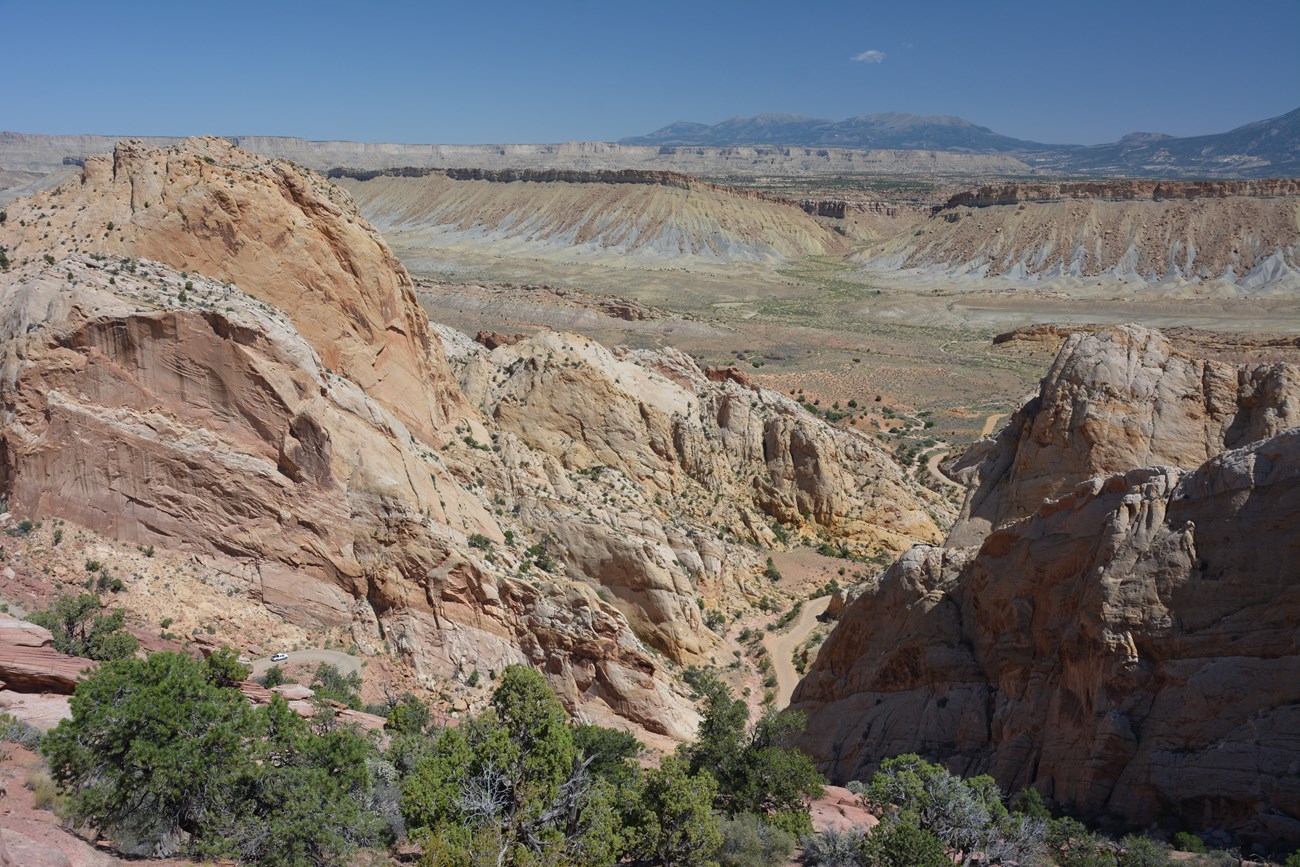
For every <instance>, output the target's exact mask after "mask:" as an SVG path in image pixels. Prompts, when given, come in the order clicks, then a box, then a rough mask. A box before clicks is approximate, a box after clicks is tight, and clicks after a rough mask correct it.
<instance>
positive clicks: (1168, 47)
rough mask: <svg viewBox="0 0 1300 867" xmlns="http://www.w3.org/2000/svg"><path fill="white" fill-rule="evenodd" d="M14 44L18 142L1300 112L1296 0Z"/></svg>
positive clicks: (419, 20) (878, 5)
mask: <svg viewBox="0 0 1300 867" xmlns="http://www.w3.org/2000/svg"><path fill="white" fill-rule="evenodd" d="M0 31H3V32H4V33H5V38H4V41H3V44H4V51H3V52H0V68H2V69H3V70H4V73H3V79H2V80H3V81H4V82H5V85H4V87H3V90H2V92H3V97H2V98H0V129H8V130H17V131H21V132H46V133H105V134H126V133H132V134H194V133H205V132H206V133H218V134H267V135H297V136H303V137H306V138H313V139H327V138H338V139H353V140H366V141H402V142H446V143H456V142H463V143H482V142H553V141H565V140H573V139H597V140H614V139H618V138H621V137H623V136H628V135H637V134H640V133H645V132H649V131H650V130H653V129H656V128H658V127H660V126H663V125H664V124H667V123H669V122H671V121H674V120H696V121H701V122H705V123H713V122H717V121H719V120H722V119H724V118H727V117H730V116H733V115H748V114H756V113H759V112H789V113H792V114H806V115H812V116H817V117H830V118H837V119H838V118H844V117H849V116H852V115H857V114H870V113H874V112H882V111H905V112H912V113H916V114H955V115H960V116H962V117H965V118H967V119H968V120H972V121H974V122H976V123H979V124H982V125H984V126H988V127H991V128H992V129H994V130H996V131H997V132H1000V133H1003V134H1006V135H1012V136H1017V137H1020V138H1028V139H1034V140H1037V141H1046V142H1070V143H1080V144H1094V143H1099V142H1105V141H1113V140H1114V139H1116V138H1118V137H1119V136H1120V135H1122V134H1124V133H1126V132H1131V131H1134V130H1143V131H1151V132H1167V133H1171V134H1175V135H1195V134H1198V133H1208V132H1220V131H1223V130H1227V129H1229V128H1232V127H1234V126H1238V125H1240V124H1242V123H1246V122H1249V121H1252V120H1259V119H1261V118H1265V117H1271V116H1274V115H1278V114H1283V113H1285V112H1287V111H1290V110H1292V109H1294V108H1297V107H1300V50H1298V49H1297V45H1298V44H1300V0H1261V2H1251V0H1241V2H1197V0H1182V2H1166V0H1153V2H1143V0H1127V2H1110V0H1098V2H1060V0H1037V2H1012V0H1007V2H996V0H989V2H974V0H965V2H958V0H952V2H908V0H891V2H838V0H823V2H811V3H810V2H807V0H805V2H802V3H800V2H792V0H780V2H768V0H749V2H709V0H694V2H678V0H659V2H639V3H632V2H625V0H607V2H596V0H572V2H563V0H556V2H549V3H548V2H541V0H535V2H515V0H496V2H482V0H480V2H477V3H446V2H427V3H414V2H411V3H399V2H370V3H367V4H359V3H357V4H350V3H339V2H329V0H321V2H314V3H297V2H284V0H262V2H243V0H231V2H223V3H207V2H197V0H196V2H172V3H161V2H159V3H146V2H132V0H116V2H111V3H106V2H77V0H65V2H45V0H41V2H16V0H0ZM870 52H875V53H874V54H873V53H870ZM855 57H861V58H862V59H860V60H854V59H852V58H855Z"/></svg>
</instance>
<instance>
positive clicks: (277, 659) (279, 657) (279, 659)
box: [271, 653, 289, 662]
mask: <svg viewBox="0 0 1300 867" xmlns="http://www.w3.org/2000/svg"><path fill="white" fill-rule="evenodd" d="M288 658H289V654H287V653H277V654H276V655H275V656H272V657H271V661H272V662H284V661H285V660H286V659H288Z"/></svg>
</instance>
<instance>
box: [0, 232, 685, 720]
mask: <svg viewBox="0 0 1300 867" xmlns="http://www.w3.org/2000/svg"><path fill="white" fill-rule="evenodd" d="M119 265H120V263H118V262H115V261H114V260H104V261H102V262H101V261H96V260H94V259H91V258H89V257H87V256H81V255H78V256H72V257H68V258H66V259H63V260H61V261H59V262H58V264H57V265H54V266H49V265H45V264H44V263H38V264H36V265H30V266H27V267H26V268H25V269H19V270H18V271H16V272H15V273H13V274H11V275H9V278H10V279H8V280H7V281H6V282H4V283H3V284H0V340H3V341H4V344H3V345H4V353H5V354H4V357H3V367H2V368H0V374H2V376H3V379H2V380H0V399H3V401H4V405H5V407H6V410H7V413H8V417H7V419H6V424H5V425H4V428H3V432H2V434H3V436H2V439H0V448H2V450H3V464H2V469H3V472H2V474H0V481H3V484H4V487H5V490H6V491H7V492H8V496H9V502H10V505H11V508H13V509H14V510H16V511H19V512H21V513H23V514H33V515H35V514H40V515H54V516H59V517H63V518H65V519H67V520H69V521H73V522H76V523H79V524H82V525H85V526H89V527H93V528H95V529H97V530H100V531H102V532H106V533H108V534H110V535H112V536H115V537H117V538H120V539H124V540H127V541H132V542H136V543H139V544H143V545H157V546H159V547H162V548H170V549H181V550H189V551H194V552H198V553H201V554H204V555H207V556H210V557H214V558H219V559H221V558H224V559H229V560H230V561H231V566H230V570H229V571H230V572H231V574H232V575H235V576H241V577H242V578H243V580H244V581H245V584H246V592H247V593H248V594H250V595H251V596H253V597H254V598H257V599H260V600H261V601H262V602H263V604H265V605H266V606H267V607H268V608H270V609H271V610H273V611H276V612H278V613H280V614H282V615H283V616H285V617H287V618H289V619H291V620H293V621H295V622H298V623H308V624H315V625H319V626H324V627H339V626H342V627H350V628H351V630H352V632H353V634H354V636H355V637H356V638H357V640H358V642H359V643H360V644H361V645H362V646H363V647H364V648H368V649H377V648H380V647H383V646H384V645H385V644H386V645H388V646H389V647H391V648H392V649H393V650H395V651H396V652H399V653H401V654H403V655H405V656H406V657H407V658H408V659H410V661H411V663H412V665H413V666H414V668H415V671H416V674H417V676H420V677H421V678H423V679H425V680H426V681H427V682H428V683H430V684H433V683H436V682H437V679H438V678H445V677H450V676H452V675H454V674H455V672H456V671H458V670H459V668H460V666H461V665H462V663H463V661H464V660H465V659H466V658H469V659H473V660H475V661H476V663H477V664H480V665H482V666H483V667H484V668H494V669H495V670H500V669H501V668H503V667H504V666H505V665H506V664H508V663H510V662H529V663H532V664H535V665H540V666H544V667H545V668H546V670H547V671H548V673H550V674H551V675H552V676H553V679H554V681H555V682H556V685H557V688H558V689H559V690H560V691H561V692H562V693H563V694H564V695H565V697H566V698H567V699H568V700H569V701H570V703H571V705H573V706H576V705H578V704H579V703H580V702H581V701H583V700H594V701H597V702H601V703H606V704H609V705H611V706H615V707H617V708H619V709H620V710H621V712H623V713H624V714H625V715H626V716H627V717H629V718H631V719H634V720H635V721H638V722H640V723H642V724H644V725H646V726H647V727H648V728H651V729H654V730H658V731H664V732H669V733H674V734H678V735H681V734H684V733H685V732H687V731H689V726H690V723H691V719H692V716H691V713H690V711H689V710H688V707H687V703H686V701H685V699H684V698H682V697H681V696H680V695H677V694H676V693H674V692H673V691H672V690H671V689H670V688H669V687H668V686H667V683H666V680H665V679H664V678H662V676H661V674H660V673H659V672H658V666H657V665H656V664H655V663H654V662H652V661H651V660H650V658H649V657H648V656H647V655H646V653H645V651H644V649H643V648H642V647H641V645H640V644H639V642H638V641H637V640H636V638H635V637H634V636H633V634H632V633H631V631H630V630H629V628H628V626H627V624H626V622H625V621H624V620H623V618H622V617H621V616H620V615H619V614H618V613H617V611H615V610H614V609H613V608H612V607H609V606H606V605H604V604H602V603H601V602H600V601H599V600H598V599H597V598H596V596H595V592H594V590H593V589H592V588H589V587H588V586H587V585H585V584H578V585H572V586H562V585H563V583H564V582H563V581H560V582H558V584H559V585H561V586H557V587H543V586H534V585H532V584H527V583H524V582H518V581H514V580H513V579H511V578H509V577H508V575H507V573H506V571H505V568H506V567H502V566H493V565H492V564H489V563H485V562H484V561H483V560H482V559H480V558H478V557H476V556H474V555H473V554H472V553H471V548H470V547H469V546H468V544H467V538H468V536H470V535H472V534H475V533H477V534H480V535H481V536H483V537H484V538H487V539H489V540H495V541H497V542H499V541H500V540H501V539H502V530H501V528H500V527H499V525H498V524H497V523H496V521H495V520H494V518H493V517H492V516H491V515H490V514H489V512H488V511H487V508H486V506H485V504H484V503H483V502H482V501H481V500H480V499H479V498H478V497H477V496H474V495H472V494H470V493H469V492H468V491H467V490H466V488H465V487H464V486H463V485H462V484H461V483H460V482H458V481H457V479H456V478H455V477H454V476H453V471H452V469H450V468H449V467H448V466H447V465H446V463H444V462H443V461H442V460H441V459H440V458H439V457H438V456H437V455H436V454H435V453H434V452H431V451H429V450H428V449H427V448H424V447H422V446H421V445H420V443H419V441H418V440H417V439H416V438H415V437H413V435H412V434H411V433H410V432H409V430H408V429H407V428H406V427H405V426H404V425H403V424H402V422H401V421H400V420H399V419H398V418H396V417H395V415H394V414H392V413H390V412H389V411H388V410H387V409H385V408H384V407H383V406H382V405H380V404H379V403H378V402H376V401H375V400H373V399H372V398H370V396H369V395H367V394H366V393H365V392H364V391H363V390H362V389H360V388H359V387H358V386H357V385H356V384H354V383H353V382H351V381H350V380H348V379H344V378H342V377H339V376H337V375H333V374H330V373H329V372H327V371H326V369H325V367H324V365H323V363H322V361H321V359H320V357H319V355H317V354H316V352H315V351H314V349H313V347H311V346H310V345H309V344H308V343H307V342H306V341H305V340H304V339H303V338H302V337H301V336H300V335H299V334H298V333H297V332H296V331H295V329H294V328H293V325H292V323H291V322H290V321H289V320H288V318H287V317H285V316H284V315H283V314H280V313H278V312H277V311H274V310H272V309H270V308H268V307H266V305H264V304H261V303H260V302H258V301H257V300H256V299H254V298H251V297H249V296H247V295H245V294H244V293H242V292H240V291H239V290H238V289H233V288H229V287H227V286H226V285H224V284H221V283H217V282H215V281H211V280H207V279H206V278H202V277H198V276H197V275H191V276H190V277H187V278H183V277H182V275H181V274H179V273H178V272H176V271H173V270H171V269H169V268H166V267H165V266H162V265H160V264H157V263H149V262H140V263H137V264H136V267H135V270H134V271H133V272H131V271H126V270H122V269H121V268H120V267H119ZM112 271H117V273H116V274H112V273H110V272H112ZM68 274H71V275H72V277H71V280H69V278H68V277H67V275H68ZM186 280H188V281H189V283H190V288H189V289H185V288H184V287H185V283H186ZM182 293H184V294H185V296H186V300H184V301H182V300H181V296H182ZM458 471H459V470H458Z"/></svg>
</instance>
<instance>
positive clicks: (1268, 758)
mask: <svg viewBox="0 0 1300 867" xmlns="http://www.w3.org/2000/svg"><path fill="white" fill-rule="evenodd" d="M1167 346H1168V344H1167V343H1165V342H1164V341H1163V339H1162V338H1161V337H1160V335H1159V334H1157V333H1154V332H1149V331H1146V330H1144V329H1139V328H1132V327H1130V328H1122V329H1112V330H1108V331H1104V332H1101V333H1099V334H1096V335H1092V336H1089V337H1076V338H1072V339H1071V340H1070V341H1068V342H1067V344H1066V346H1065V347H1063V348H1062V352H1061V356H1060V357H1059V358H1058V360H1057V363H1056V364H1055V365H1054V366H1053V368H1052V372H1051V373H1050V374H1049V376H1048V377H1047V378H1046V379H1045V380H1044V382H1043V387H1042V392H1041V394H1040V396H1039V398H1038V399H1037V400H1036V401H1035V402H1034V403H1031V404H1030V405H1029V406H1027V407H1026V408H1025V409H1024V410H1022V412H1021V418H1020V419H1019V420H1017V421H1015V422H1013V423H1012V425H1011V426H1009V428H1008V430H1007V431H1004V432H1003V434H1002V435H1001V436H1000V437H999V438H998V439H997V440H996V441H993V442H986V443H984V444H981V445H979V446H977V447H976V448H975V449H973V450H972V452H971V453H970V454H968V456H967V461H968V464H970V469H969V470H968V472H970V473H971V474H972V476H973V478H972V484H978V483H979V482H980V480H981V479H982V480H983V481H984V483H985V484H984V488H983V490H984V491H985V496H984V499H983V500H982V502H983V503H985V504H991V505H992V506H996V508H991V509H990V510H988V511H986V512H985V513H984V519H983V523H980V522H979V521H973V520H969V519H968V520H967V521H966V522H965V525H964V526H962V527H959V528H958V535H961V536H962V541H963V542H965V543H967V544H963V545H958V544H951V543H950V546H949V547H944V548H932V547H927V546H919V547H917V548H914V549H913V550H912V551H910V552H909V553H908V554H906V555H904V556H903V557H902V558H901V559H900V560H899V561H898V562H897V563H895V564H894V566H893V567H891V568H890V569H889V570H888V571H887V572H886V573H885V574H884V575H883V576H882V577H881V578H880V580H879V581H878V583H876V584H873V585H869V586H868V587H867V588H866V589H865V590H864V592H862V593H861V595H859V596H858V597H857V598H856V599H855V600H854V601H853V602H852V603H850V604H849V606H848V607H847V609H846V610H845V612H844V614H843V618H842V620H841V623H840V625H839V626H838V627H837V628H836V629H835V631H834V632H833V633H832V634H831V636H830V637H829V639H828V640H827V642H826V644H825V646H824V648H823V650H822V652H821V654H820V655H819V657H818V659H817V660H816V662H815V664H814V665H813V667H812V669H811V671H810V673H809V675H808V676H807V678H806V679H805V680H804V681H803V682H802V684H801V685H800V687H799V688H798V690H797V691H796V696H795V700H796V702H797V703H798V704H799V706H801V707H802V708H803V709H805V710H807V711H808V712H809V713H810V728H809V733H808V735H807V738H806V741H805V743H806V745H807V746H808V748H809V749H810V750H812V751H813V752H814V754H815V755H817V756H818V757H819V758H820V759H821V761H822V764H823V766H824V767H825V768H826V769H827V770H828V771H829V772H830V773H831V775H832V776H833V777H834V778H836V779H841V780H843V779H854V778H863V777H865V776H867V775H869V773H870V771H871V769H872V768H873V767H874V766H875V764H876V763H878V762H879V761H880V760H881V759H884V758H887V757H889V756H892V755H896V754H898V753H903V752H911V751H916V752H920V753H922V754H925V755H928V756H930V757H932V758H936V759H939V760H942V761H944V762H945V763H947V764H949V765H950V766H952V767H954V768H955V769H957V770H959V771H961V772H965V773H978V772H983V771H988V772H990V773H992V774H993V775H994V776H995V777H996V778H997V779H998V780H999V782H1000V783H1001V784H1002V786H1003V787H1004V788H1006V789H1007V790H1008V791H1011V792H1014V791H1016V790H1017V789H1019V788H1021V787H1023V786H1027V785H1033V786H1036V787H1037V788H1039V789H1040V790H1042V791H1043V792H1044V793H1045V794H1047V795H1048V796H1050V797H1052V798H1054V799H1055V800H1056V801H1057V802H1058V803H1059V804H1060V805H1061V806H1063V807H1064V808H1066V809H1069V810H1073V811H1075V812H1078V813H1080V814H1082V815H1085V816H1094V817H1095V816H1106V817H1111V818H1112V819H1114V820H1116V821H1119V822H1123V823H1131V824H1138V825H1145V824H1148V823H1152V822H1166V823H1173V824H1174V825H1179V824H1180V823H1181V824H1186V825H1188V826H1190V827H1193V828H1197V829H1201V828H1226V829H1228V830H1230V831H1232V832H1234V833H1236V834H1238V835H1240V837H1241V838H1242V839H1243V840H1247V841H1249V840H1264V841H1278V840H1283V841H1290V842H1292V843H1294V842H1296V841H1300V782H1298V781H1297V780H1298V778H1297V777H1296V775H1295V768H1296V767H1297V763H1298V762H1300V736H1297V733H1298V732H1300V692H1297V684H1300V648H1298V645H1297V627H1296V623H1297V617H1298V612H1300V429H1297V427H1296V424H1297V419H1296V415H1295V413H1296V401H1297V397H1298V396H1300V393H1298V392H1297V391H1296V388H1295V370H1294V368H1286V367H1283V366H1268V365H1254V366H1251V365H1243V366H1239V367H1232V366H1226V365H1225V366H1223V367H1218V368H1215V367H1211V366H1207V365H1205V364H1204V363H1198V362H1197V361H1196V360H1194V359H1188V358H1183V357H1176V356H1173V355H1170V354H1168V353H1167V352H1165V350H1166V349H1167ZM1175 386H1177V387H1175ZM1176 432H1181V435H1182V439H1181V441H1178V442H1174V441H1172V440H1170V439H1169V437H1171V436H1172V435H1173V434H1174V433H1176ZM1052 461H1055V462H1057V465H1058V467H1059V471H1058V472H1057V474H1056V475H1054V476H1053V475H1051V474H1050V473H1049V472H1048V467H1050V466H1051V462H1052ZM1124 462H1130V463H1129V466H1128V467H1127V468H1121V467H1117V466H1115V464H1123V463H1124ZM1176 463H1182V467H1181V468H1179V467H1177V466H1171V464H1176ZM1143 464H1146V465H1147V468H1141V466H1142V465H1143ZM1153 464H1164V466H1152V465H1153ZM1049 480H1050V483H1049ZM1044 497H1051V498H1052V499H1047V500H1044ZM979 502H981V501H977V506H978V504H979ZM974 511H975V512H976V513H977V514H978V512H979V509H978V508H976V509H975V510H974ZM970 513H971V510H970V509H969V508H968V515H969V514H970ZM990 524H992V525H993V526H994V527H995V528H994V529H992V530H991V531H990V530H989V526H990Z"/></svg>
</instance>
